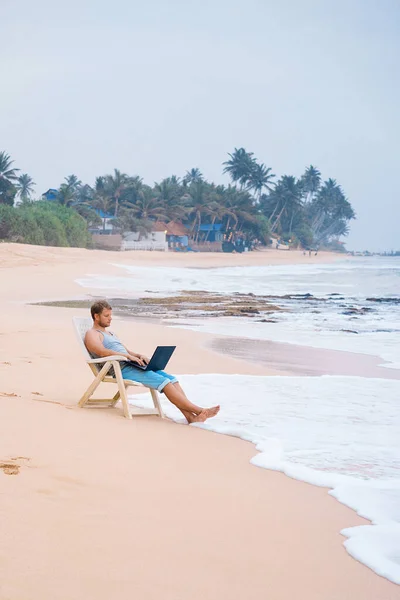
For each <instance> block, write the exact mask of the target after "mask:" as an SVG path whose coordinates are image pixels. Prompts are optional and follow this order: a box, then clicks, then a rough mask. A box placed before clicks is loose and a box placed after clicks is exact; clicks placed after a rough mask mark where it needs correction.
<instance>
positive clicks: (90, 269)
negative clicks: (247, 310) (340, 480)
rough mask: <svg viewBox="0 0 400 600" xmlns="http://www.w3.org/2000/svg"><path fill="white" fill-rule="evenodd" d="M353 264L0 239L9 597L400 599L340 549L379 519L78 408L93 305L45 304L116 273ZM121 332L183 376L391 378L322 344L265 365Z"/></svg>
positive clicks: (208, 341)
mask: <svg viewBox="0 0 400 600" xmlns="http://www.w3.org/2000/svg"><path fill="white" fill-rule="evenodd" d="M341 258H342V257H340V256H338V255H334V254H324V253H319V254H318V256H311V257H309V256H304V255H303V253H302V252H294V251H293V252H292V251H290V252H283V251H281V252H280V251H272V250H271V251H265V252H253V253H246V254H242V255H233V254H211V253H210V254H207V253H205V254H179V253H177V254H175V253H156V252H127V253H117V252H104V251H95V250H92V251H91V250H82V249H71V248H44V247H35V246H24V245H20V244H0V277H1V287H0V289H1V291H0V294H1V299H2V307H3V319H2V325H1V328H0V429H1V435H0V467H1V465H3V468H0V511H1V517H2V526H1V528H0V600H17V599H18V600H38V599H39V598H40V599H43V600H47V599H49V600H50V599H51V600H71V599H72V598H73V599H74V600H83V599H85V600H87V599H88V598H96V599H97V600H109V599H110V598H112V597H115V598H118V599H119V600H125V599H128V598H129V599H132V598H140V599H143V600H147V599H148V600H158V599H163V600H179V599H182V600H183V599H185V600H186V599H189V598H190V599H193V600H196V599H200V598H202V599H204V598H207V599H208V600H217V599H218V600H221V599H225V598H226V599H228V598H229V599H233V600H236V599H238V600H239V598H240V599H242V598H247V599H249V600H264V599H265V598H270V599H271V600H289V599H290V600H292V599H294V598H296V599H299V600H339V599H340V600H344V599H349V600H350V599H351V600H353V599H356V598H362V599H367V600H395V599H400V587H399V586H397V585H395V584H393V583H390V582H389V581H387V580H385V579H383V578H381V577H379V576H377V575H376V574H375V573H374V572H372V571H371V570H370V569H368V568H367V567H365V566H364V565H362V564H361V563H359V562H357V561H356V560H354V559H352V558H351V557H350V556H349V555H348V554H347V552H346V550H345V549H344V547H343V539H344V538H343V537H342V536H341V535H340V533H339V532H340V530H341V529H343V528H345V527H351V526H355V525H359V524H363V523H366V521H364V520H363V519H361V518H360V517H358V516H357V515H356V514H355V513H354V512H353V511H352V510H350V509H348V508H346V507H345V506H343V505H341V504H340V503H339V502H337V501H336V500H335V499H334V498H332V497H331V496H329V495H328V494H327V490H326V489H324V488H318V487H314V486H311V485H308V484H305V483H301V482H299V481H295V480H292V479H290V478H288V477H286V476H285V475H283V474H281V473H276V472H272V471H267V470H264V469H259V468H256V467H254V466H252V465H250V464H249V459H250V457H251V456H253V455H254V454H255V449H254V447H253V445H251V444H249V443H247V442H244V441H242V440H239V439H236V438H233V437H228V436H223V435H218V434H215V433H212V432H209V431H205V430H201V429H198V428H195V427H189V426H184V425H178V424H176V423H173V422H172V421H168V420H160V419H158V418H157V417H139V418H134V419H133V420H132V421H129V420H126V419H124V418H122V411H121V408H120V407H118V406H117V407H116V408H115V409H108V408H106V409H78V408H77V406H76V404H77V402H78V400H79V398H80V396H81V395H82V393H83V391H84V390H85V388H86V387H87V385H88V384H89V382H90V381H91V374H90V371H89V369H88V368H87V366H86V365H85V363H84V360H83V356H82V354H81V350H80V349H79V346H78V343H77V341H76V339H75V333H74V331H73V328H72V324H71V318H72V316H74V315H78V316H87V311H85V310H82V309H69V308H58V307H51V306H35V305H33V304H32V303H34V302H38V301H44V300H46V301H51V300H59V299H74V298H84V297H90V296H91V294H92V295H93V296H96V295H98V292H97V291H96V290H85V289H83V288H82V287H81V286H79V285H78V284H77V283H76V282H75V280H76V279H77V278H79V277H83V276H85V275H87V274H88V273H108V274H110V275H112V274H114V275H115V274H119V273H120V270H119V269H118V267H116V266H114V265H116V264H136V265H141V266H146V265H148V266H156V265H157V266H165V267H169V266H180V267H183V266H191V267H197V268H210V267H217V266H233V265H235V266H237V265H273V264H294V263H307V264H309V263H310V262H312V263H316V262H318V263H327V262H332V261H337V260H341ZM113 329H114V330H115V331H116V332H118V333H120V334H121V337H122V338H123V339H124V340H125V339H132V340H135V342H134V344H135V348H137V350H138V351H139V350H140V351H141V352H144V353H150V352H151V350H152V349H153V348H154V346H155V345H159V344H172V343H173V344H174V345H177V351H176V353H175V354H174V356H173V359H172V360H171V363H170V370H171V371H172V372H176V373H178V374H190V373H210V372H212V373H224V374H230V373H232V374H233V373H235V374H249V375H274V374H282V373H284V374H296V375H299V374H308V373H309V372H312V373H313V374H318V373H320V374H324V373H326V372H327V371H328V365H332V364H334V365H335V367H334V369H336V370H333V371H332V372H335V373H336V372H337V373H341V374H352V375H366V374H369V376H371V373H372V374H374V373H375V375H374V376H377V377H379V376H382V373H381V371H382V368H380V367H379V366H378V364H379V363H378V361H377V360H376V361H375V360H374V357H370V356H367V355H357V354H351V353H347V352H346V353H345V352H339V351H335V352H334V351H329V350H326V351H325V350H320V351H318V353H313V352H312V351H310V353H309V354H308V357H309V358H308V359H307V360H304V349H303V351H301V350H300V349H298V348H297V347H296V346H291V347H290V348H286V346H287V345H285V344H276V345H275V346H276V347H279V348H278V349H279V352H276V351H275V352H273V353H272V352H271V356H272V354H274V356H275V361H272V359H271V361H268V360H265V361H264V362H260V361H253V362H251V361H250V360H249V358H251V355H252V353H254V347H249V348H248V349H247V351H246V349H245V350H244V351H242V352H241V353H238V352H236V353H235V352H234V350H233V349H232V348H229V343H228V342H227V341H226V340H224V338H222V337H218V338H217V337H216V336H212V335H209V334H205V333H198V332H193V331H187V330H183V329H171V328H167V327H164V326H162V325H161V324H159V323H157V322H146V321H144V320H133V319H122V318H120V317H118V318H117V317H116V318H115V320H114V322H113ZM230 343H232V340H230ZM253 346H254V345H253ZM264 350H266V347H264ZM275 350H276V348H275ZM300 353H302V356H300ZM267 356H268V355H267ZM277 356H278V358H277ZM331 368H333V367H331ZM374 369H376V371H374ZM387 375H388V376H395V377H397V373H395V372H393V373H388V374H387ZM4 465H5V466H4ZM7 465H9V466H7ZM10 472H12V473H14V474H13V475H11V474H9V473H10Z"/></svg>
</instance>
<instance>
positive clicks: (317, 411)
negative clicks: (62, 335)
mask: <svg viewBox="0 0 400 600" xmlns="http://www.w3.org/2000/svg"><path fill="white" fill-rule="evenodd" d="M119 266H120V267H121V276H120V277H107V276H104V275H96V274H91V275H88V276H87V277H86V278H84V279H81V280H79V283H80V284H81V285H82V286H83V287H90V288H92V289H97V290H99V292H100V290H101V292H102V293H104V294H106V295H107V296H109V297H111V296H113V295H114V296H118V297H125V296H126V297H132V296H138V295H140V296H144V295H147V296H152V295H155V296H157V295H163V296H165V295H176V293H177V292H180V291H182V290H193V291H200V290H202V291H207V292H218V293H225V294H235V293H242V294H254V295H263V296H273V297H274V300H273V302H274V303H275V304H278V305H279V306H280V307H281V308H284V309H285V310H283V311H279V312H276V313H274V315H273V317H274V321H275V322H273V323H262V322H260V320H259V319H255V318H254V316H252V317H251V316H247V317H241V318H240V319H238V318H237V317H218V318H215V317H214V318H205V316H202V315H199V316H198V317H197V318H190V319H187V318H185V319H184V320H181V319H166V320H165V321H164V323H165V324H167V325H169V326H170V327H183V328H189V329H194V330H196V331H204V332H209V333H215V334H218V335H225V336H233V337H244V338H250V339H262V340H273V341H278V342H286V343H290V344H296V345H299V346H304V347H305V348H306V347H307V346H312V347H315V348H328V349H336V350H344V351H349V352H357V353H362V354H369V355H374V356H378V357H380V362H381V365H382V366H383V367H385V368H387V369H391V370H392V369H400V343H399V332H400V258H390V257H387V258H385V257H371V258H344V259H343V260H341V261H339V262H337V263H333V264H327V265H323V264H318V265H313V264H301V265H287V266H263V267H227V268H215V269H198V268H170V267H168V268H166V267H153V268H150V267H145V268H144V267H137V266H126V265H119ZM305 351H306V350H305ZM180 380H181V382H182V384H183V385H184V387H185V389H186V390H187V393H188V395H189V397H190V398H191V399H192V400H193V402H197V403H199V404H204V401H203V399H204V398H207V405H209V406H211V405H213V404H216V403H220V404H221V411H220V413H219V415H218V416H217V417H216V418H214V419H212V420H210V421H208V422H207V423H205V424H202V425H200V424H199V425H195V426H196V427H204V428H206V429H212V430H213V431H217V432H220V433H223V434H227V435H235V436H238V437H241V438H243V439H245V440H249V441H251V442H253V443H254V444H255V445H256V449H257V451H258V452H257V453H256V454H255V456H254V457H253V459H252V463H253V464H255V465H257V466H260V467H264V468H267V469H274V470H279V471H282V472H284V473H286V474H287V475H288V476H290V477H294V478H296V479H299V480H303V481H307V482H309V483H312V484H314V485H319V486H325V487H327V488H330V491H329V493H330V494H331V495H333V496H334V497H335V498H337V499H338V500H339V501H340V502H342V503H344V504H346V505H348V506H350V507H351V508H353V509H354V510H356V511H357V512H358V514H360V515H361V516H363V517H366V518H367V519H369V520H370V521H371V525H366V526H362V527H353V528H348V529H346V530H343V531H342V534H343V535H344V536H345V537H346V541H345V542H344V544H345V547H346V549H347V551H348V552H349V553H350V554H351V555H352V556H353V557H354V558H356V559H358V560H359V561H361V562H363V563H364V564H366V565H367V566H369V567H370V568H371V569H373V570H374V571H375V572H376V573H378V574H380V575H382V576H384V577H386V578H388V579H390V580H391V581H393V582H395V583H397V584H400V410H399V409H400V380H395V379H389V378H388V379H385V378H380V379H376V378H363V377H344V376H322V377H307V376H304V377H297V376H296V377H288V376H285V377H267V376H265V377H263V376H248V375H219V374H218V375H217V374H213V373H210V374H202V375H183V376H180ZM141 400H142V397H141ZM143 402H144V403H145V404H146V403H147V402H150V398H148V399H147V398H146V397H145V396H143ZM135 403H137V399H136V398H135ZM165 410H166V413H167V414H168V416H170V417H171V418H173V419H175V420H177V421H180V420H182V419H181V413H179V411H177V409H175V407H173V406H172V405H170V404H169V403H168V404H167V405H165Z"/></svg>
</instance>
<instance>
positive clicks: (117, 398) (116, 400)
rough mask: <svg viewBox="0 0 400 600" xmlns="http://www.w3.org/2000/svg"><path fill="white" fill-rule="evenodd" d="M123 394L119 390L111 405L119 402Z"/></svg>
mask: <svg viewBox="0 0 400 600" xmlns="http://www.w3.org/2000/svg"><path fill="white" fill-rule="evenodd" d="M120 396H121V394H120V393H119V390H118V392H117V393H116V394H115V396H114V397H113V399H112V400H111V406H115V405H116V404H117V402H118V400H119V399H120Z"/></svg>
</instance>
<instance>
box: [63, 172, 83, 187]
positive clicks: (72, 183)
mask: <svg viewBox="0 0 400 600" xmlns="http://www.w3.org/2000/svg"><path fill="white" fill-rule="evenodd" d="M65 181H66V182H67V185H68V186H69V187H70V188H72V189H73V190H74V191H78V189H79V188H80V187H81V185H82V181H81V180H80V179H78V177H77V176H76V175H68V177H65Z"/></svg>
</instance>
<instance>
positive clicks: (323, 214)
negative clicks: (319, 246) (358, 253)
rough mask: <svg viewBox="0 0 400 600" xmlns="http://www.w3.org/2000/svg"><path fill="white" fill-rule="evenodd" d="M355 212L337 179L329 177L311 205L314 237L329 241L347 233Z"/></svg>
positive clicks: (310, 212)
mask: <svg viewBox="0 0 400 600" xmlns="http://www.w3.org/2000/svg"><path fill="white" fill-rule="evenodd" d="M352 219H355V212H354V210H353V208H352V206H351V204H350V202H349V201H348V200H347V198H346V196H345V195H344V193H343V190H342V188H341V187H340V185H338V184H337V182H336V181H335V179H328V180H327V181H325V182H324V184H323V186H322V187H321V188H320V189H319V191H318V194H317V196H316V197H315V198H314V199H313V201H312V203H311V204H310V206H309V221H310V223H311V225H310V226H311V230H312V232H313V234H314V237H315V238H316V239H317V240H318V241H319V242H321V241H329V238H330V237H331V236H337V237H338V236H340V235H346V233H347V232H348V226H347V223H348V221H350V220H352Z"/></svg>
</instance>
